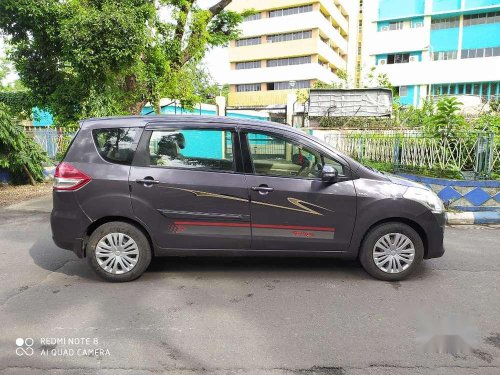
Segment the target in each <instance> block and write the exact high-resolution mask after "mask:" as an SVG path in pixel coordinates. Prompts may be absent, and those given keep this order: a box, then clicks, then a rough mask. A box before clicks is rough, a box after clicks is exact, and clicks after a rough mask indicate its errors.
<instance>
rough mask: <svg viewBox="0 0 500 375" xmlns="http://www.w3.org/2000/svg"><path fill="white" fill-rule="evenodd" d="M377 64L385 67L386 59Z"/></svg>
mask: <svg viewBox="0 0 500 375" xmlns="http://www.w3.org/2000/svg"><path fill="white" fill-rule="evenodd" d="M378 64H379V65H385V64H387V60H386V59H380V60H379V61H378Z"/></svg>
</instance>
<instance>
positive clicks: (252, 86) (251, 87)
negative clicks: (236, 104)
mask: <svg viewBox="0 0 500 375" xmlns="http://www.w3.org/2000/svg"><path fill="white" fill-rule="evenodd" d="M236 91H237V92H249V91H260V83H247V84H244V85H236Z"/></svg>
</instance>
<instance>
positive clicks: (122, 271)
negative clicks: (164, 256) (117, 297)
mask: <svg viewBox="0 0 500 375" xmlns="http://www.w3.org/2000/svg"><path fill="white" fill-rule="evenodd" d="M86 255H87V259H88V262H89V264H90V266H91V267H92V269H93V270H94V271H95V272H96V273H97V275H98V276H100V277H101V278H103V279H104V280H106V281H111V282H126V281H132V280H135V279H137V278H138V277H139V276H141V275H142V274H143V273H144V271H146V269H147V268H148V266H149V264H150V263H151V258H152V255H151V246H150V244H149V241H148V239H147V238H146V235H145V234H144V233H143V232H142V231H141V230H140V229H138V228H137V227H135V226H133V225H131V224H129V223H124V222H119V221H115V222H110V223H105V224H103V225H101V226H100V227H98V228H97V229H96V230H94V232H93V233H92V234H91V235H90V238H89V241H88V243H87V252H86ZM110 258H111V259H110ZM113 258H114V260H113Z"/></svg>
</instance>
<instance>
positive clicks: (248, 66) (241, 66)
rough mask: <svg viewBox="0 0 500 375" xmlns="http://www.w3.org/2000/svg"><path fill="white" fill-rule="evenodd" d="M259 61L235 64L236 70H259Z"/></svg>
mask: <svg viewBox="0 0 500 375" xmlns="http://www.w3.org/2000/svg"><path fill="white" fill-rule="evenodd" d="M260 67H261V63H260V61H244V62H239V63H236V70H242V69H256V68H260Z"/></svg>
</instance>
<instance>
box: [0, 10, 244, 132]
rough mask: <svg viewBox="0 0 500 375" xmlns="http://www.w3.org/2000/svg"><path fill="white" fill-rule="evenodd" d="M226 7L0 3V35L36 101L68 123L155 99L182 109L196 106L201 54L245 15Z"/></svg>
mask: <svg viewBox="0 0 500 375" xmlns="http://www.w3.org/2000/svg"><path fill="white" fill-rule="evenodd" d="M229 3H231V0H221V1H219V2H217V3H216V4H215V5H213V6H212V7H211V8H210V9H201V8H200V7H199V6H198V4H197V1H196V0H158V1H152V0H86V1H80V0H67V1H60V0H43V1H40V0H22V1H18V0H2V2H0V29H2V30H3V31H4V32H6V33H7V34H8V35H9V37H10V43H11V45H12V51H11V54H10V55H11V56H10V57H11V60H12V61H14V64H15V68H16V70H17V71H18V72H19V75H20V77H21V80H22V83H23V84H24V86H25V87H27V88H28V89H29V90H30V91H31V93H32V95H33V98H34V100H35V102H36V103H37V104H38V106H39V107H47V108H50V110H51V112H52V113H53V114H54V115H55V118H56V121H59V123H60V124H67V123H74V122H75V121H77V120H79V119H80V118H81V117H84V116H103V115H116V114H125V113H139V112H140V110H141V108H142V107H143V106H144V104H146V103H147V102H151V103H153V105H154V106H156V107H157V106H158V105H159V101H160V99H161V98H162V97H170V98H172V99H178V100H181V101H182V102H183V104H184V105H185V106H189V105H193V104H194V103H196V102H197V101H199V100H200V99H201V97H202V95H203V94H204V93H203V90H200V87H199V81H198V80H197V68H198V64H199V62H200V60H201V59H202V58H203V56H204V54H205V52H206V50H207V48H209V47H213V46H220V45H225V44H226V43H228V41H229V40H231V39H233V38H235V37H237V35H238V25H239V23H240V22H241V21H242V20H243V17H244V16H246V15H247V12H243V13H242V14H239V13H235V12H231V11H226V10H225V9H224V8H225V7H226V6H227V5H228V4H229ZM165 15H166V17H165ZM165 18H166V20H165Z"/></svg>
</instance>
